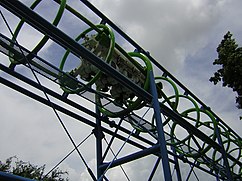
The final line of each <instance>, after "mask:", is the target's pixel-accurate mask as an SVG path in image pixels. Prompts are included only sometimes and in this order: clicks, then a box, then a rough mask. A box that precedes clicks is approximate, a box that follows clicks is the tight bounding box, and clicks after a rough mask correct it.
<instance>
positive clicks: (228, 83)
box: [209, 32, 242, 109]
mask: <svg viewBox="0 0 242 181" xmlns="http://www.w3.org/2000/svg"><path fill="white" fill-rule="evenodd" d="M217 52H218V58H217V59H215V60H214V62H213V65H221V66H222V68H220V69H219V70H218V71H217V72H215V73H214V76H213V77H211V78H210V79H209V80H210V81H211V82H213V83H214V84H217V83H218V82H220V81H222V83H223V84H222V85H223V86H224V87H230V88H232V89H233V91H234V92H237V95H238V96H237V97H236V103H237V107H238V108H239V109H242V47H239V46H238V44H236V41H235V39H233V38H232V34H231V33H230V32H228V33H227V34H226V35H224V39H223V40H222V41H221V43H220V44H219V46H218V48H217Z"/></svg>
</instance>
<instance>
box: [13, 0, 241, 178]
mask: <svg viewBox="0 0 242 181" xmlns="http://www.w3.org/2000/svg"><path fill="white" fill-rule="evenodd" d="M40 2H41V0H36V1H34V3H33V4H32V5H31V7H30V8H31V9H34V8H35V7H36V6H37V5H38V4H39V3H40ZM65 8H66V9H68V10H69V11H71V12H72V13H75V14H76V15H78V16H79V17H82V18H81V19H82V20H83V21H84V22H85V23H86V24H87V25H89V26H90V28H88V29H86V30H84V31H83V32H82V33H81V34H79V35H78V36H77V37H76V39H75V41H76V42H78V43H79V42H80V44H81V45H82V46H84V47H86V48H87V49H89V50H90V51H91V52H93V54H95V55H96V56H97V57H99V58H101V59H102V60H103V61H105V62H106V63H107V64H109V65H111V66H113V67H114V68H116V69H117V71H119V68H120V67H118V66H117V62H114V61H117V59H119V60H121V61H123V62H124V64H127V67H128V66H131V65H132V67H133V68H135V71H138V72H139V74H140V75H141V76H143V77H144V81H143V82H142V83H141V85H140V86H141V87H142V88H143V89H144V90H146V91H149V89H150V78H149V77H150V76H149V73H150V71H151V70H152V63H151V61H150V60H149V58H148V57H147V56H146V55H145V54H142V53H139V52H129V53H122V52H125V51H124V50H122V49H121V47H120V46H119V45H117V44H116V42H115V35H114V33H113V30H112V29H111V28H110V27H109V26H107V25H103V24H99V25H94V24H92V22H91V21H89V20H88V19H86V18H85V17H84V16H82V15H81V14H80V13H78V12H77V11H75V10H74V9H72V8H71V7H69V6H67V5H66V0H62V1H60V7H59V10H58V13H57V15H56V17H55V19H54V21H53V22H52V24H53V25H55V26H57V25H58V23H59V22H60V19H61V17H62V15H63V12H64V10H65ZM24 23H25V21H24V19H22V20H21V21H20V23H19V24H18V26H17V27H16V29H15V32H14V36H13V37H12V40H13V41H15V39H16V38H17V36H18V34H19V32H20V31H21V28H22V26H23V24H24ZM92 38H93V39H92ZM48 39H49V37H48V36H46V35H45V36H44V37H43V38H42V39H41V41H40V42H39V43H38V44H37V45H36V46H35V47H34V49H33V50H32V53H33V54H37V53H38V52H39V51H40V50H41V48H43V46H44V45H45V44H46V42H47V41H48ZM13 46H14V44H11V45H10V48H9V57H10V61H11V63H13V64H21V63H22V64H25V62H24V61H20V60H19V59H16V56H13V54H14V53H16V52H14V51H13V50H12V49H13ZM88 47H90V48H88ZM93 47H96V48H93ZM11 48H12V49H11ZM100 49H102V50H103V52H101V53H100V54H99V51H95V50H100ZM69 54H70V50H66V52H65V54H64V56H63V58H62V60H60V66H59V69H60V72H58V73H56V72H53V71H51V70H50V69H48V68H46V67H43V66H42V65H40V64H38V63H36V62H35V61H31V60H30V63H31V64H32V65H33V66H34V67H36V68H37V69H39V70H41V71H43V72H45V73H46V74H49V75H50V76H53V77H55V78H56V79H58V81H59V84H60V87H61V89H62V90H63V91H64V92H65V93H68V94H79V93H81V92H82V91H84V90H86V89H87V87H92V88H96V91H97V92H98V93H99V94H97V95H96V96H97V102H96V103H97V106H98V108H99V111H100V112H101V113H102V114H103V115H105V116H107V117H111V118H117V117H125V116H126V117H127V118H129V119H127V121H128V122H130V124H131V125H132V126H133V127H134V128H135V129H136V130H137V132H142V133H147V134H148V133H152V134H154V135H157V132H156V123H155V121H154V120H155V116H153V118H152V119H151V120H145V119H143V118H138V117H136V118H138V119H140V120H141V122H142V125H141V124H140V122H135V120H133V121H132V119H131V118H132V116H133V115H135V114H133V112H134V111H135V110H138V109H142V108H143V107H145V106H147V107H148V106H149V104H151V103H150V102H149V103H147V102H146V101H144V100H143V99H142V98H140V97H137V96H136V95H133V94H132V92H131V93H130V94H129V95H128V96H127V97H126V98H122V101H120V102H119V101H117V98H116V97H114V96H113V94H112V93H111V88H110V87H112V86H114V85H116V83H115V84H114V85H108V86H106V87H105V86H104V87H101V88H99V86H100V82H99V81H102V79H103V78H104V77H105V76H106V77H105V78H110V77H107V75H106V74H104V73H103V72H101V71H100V70H97V71H93V72H92V73H90V77H84V76H83V75H82V73H80V72H81V71H82V68H83V65H80V66H79V67H76V68H75V69H73V70H72V71H70V72H66V73H67V74H68V75H69V76H72V78H73V79H70V77H69V76H67V75H66V74H63V73H62V72H64V71H65V67H66V66H67V64H68V63H69V62H68V61H69V60H68V56H69ZM14 57H15V58H14ZM80 59H81V57H80ZM67 60H68V61H67ZM80 61H81V60H80ZM82 62H83V63H88V62H85V61H84V60H82ZM88 65H89V64H88ZM90 66H91V65H90ZM78 76H79V77H81V78H77V77H78ZM82 76H83V77H82ZM125 76H127V77H128V78H130V79H132V76H129V75H128V73H127V75H125ZM78 81H81V82H82V83H83V84H80V83H79V82H78ZM112 81H114V80H112ZM134 83H135V82H134ZM155 83H156V89H157V94H158V101H159V103H160V104H162V105H166V106H167V107H168V108H170V109H171V110H172V111H174V112H175V113H176V114H178V115H179V116H181V117H182V118H183V119H184V120H186V121H187V122H189V123H190V124H191V125H192V126H194V127H195V128H197V129H199V130H202V131H204V132H206V134H207V136H208V137H209V138H210V139H211V140H213V141H215V142H216V141H217V139H218V137H217V134H216V132H215V128H216V127H218V128H219V129H220V135H221V143H222V146H223V147H224V150H225V151H226V153H227V154H229V155H233V157H234V158H235V159H236V160H238V161H239V162H241V161H242V140H241V138H239V137H238V136H237V135H235V134H234V133H233V132H232V131H231V130H230V128H229V127H227V126H226V125H224V124H222V123H220V122H218V120H217V119H216V116H215V115H214V114H213V113H212V112H211V111H210V110H209V109H205V108H201V107H199V105H200V104H199V103H198V101H197V100H195V99H194V98H193V97H192V96H191V95H189V94H188V95H186V94H184V92H182V93H181V91H183V90H180V88H179V85H178V84H177V83H176V82H175V81H173V80H172V79H171V78H169V77H167V76H158V77H156V78H155ZM119 86H120V88H124V87H122V85H119ZM167 87H168V88H169V91H167V90H166V89H167ZM107 88H108V90H107ZM124 90H125V91H127V92H128V89H125V88H124ZM125 91H124V92H125ZM122 93H123V92H122ZM123 94H124V93H123ZM102 95H105V96H106V95H108V96H107V97H108V98H109V99H107V98H106V97H105V101H107V102H106V103H103V101H102V99H103V97H102ZM107 105H112V106H113V107H116V108H117V109H118V110H117V111H114V110H111V109H109V108H108V106H107ZM161 112H162V111H161ZM133 118H134V116H133ZM166 125H169V126H170V130H169V131H167V132H166V134H167V135H168V136H169V137H170V139H169V140H168V141H167V144H168V145H171V146H173V148H174V150H175V152H176V153H177V154H178V155H182V156H184V157H186V158H187V159H190V158H192V159H194V160H195V161H196V162H197V163H199V164H204V165H206V166H207V167H208V168H210V169H211V170H213V172H215V173H220V174H221V173H222V172H223V171H221V170H219V169H221V168H218V167H217V165H221V162H222V159H223V158H222V155H221V151H220V150H217V149H214V147H213V146H212V145H209V144H207V143H205V142H199V141H200V140H198V141H197V140H196V138H194V135H192V134H190V133H189V132H187V133H186V136H183V137H179V129H180V128H182V127H181V126H180V124H179V123H178V122H176V121H175V120H173V119H172V118H171V117H165V122H164V126H166ZM147 128H148V129H147ZM183 131H184V132H186V131H185V130H184V129H183ZM194 140H195V141H194ZM229 169H230V170H231V171H232V172H233V173H235V174H237V175H239V176H242V166H241V165H239V166H238V164H237V162H236V161H233V160H231V159H230V162H229Z"/></svg>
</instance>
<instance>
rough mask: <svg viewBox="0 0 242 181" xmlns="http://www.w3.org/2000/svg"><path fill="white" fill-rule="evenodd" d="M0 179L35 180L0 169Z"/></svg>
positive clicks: (14, 180) (3, 180) (10, 180)
mask: <svg viewBox="0 0 242 181" xmlns="http://www.w3.org/2000/svg"><path fill="white" fill-rule="evenodd" d="M0 180H2V181H35V180H33V179H29V178H24V177H20V176H18V175H13V174H11V173H6V172H2V171H0Z"/></svg>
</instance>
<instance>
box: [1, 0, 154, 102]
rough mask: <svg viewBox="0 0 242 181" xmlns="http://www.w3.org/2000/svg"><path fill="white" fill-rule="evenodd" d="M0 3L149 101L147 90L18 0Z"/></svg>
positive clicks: (4, 0) (2, 0) (3, 0)
mask: <svg viewBox="0 0 242 181" xmlns="http://www.w3.org/2000/svg"><path fill="white" fill-rule="evenodd" d="M0 5H1V6H3V7H4V8H6V9H7V10H9V11H10V12H12V13H13V14H15V15H16V16H18V17H20V18H24V20H25V21H26V22H27V23H28V24H30V25H31V26H32V27H34V28H36V29H37V30H38V31H40V32H41V33H43V34H44V35H47V36H49V37H50V38H51V39H52V40H53V41H55V42H56V43H58V44H60V45H61V46H63V47H64V48H66V49H69V50H70V51H71V52H72V53H73V54H75V55H76V56H77V57H83V58H84V59H86V60H88V61H89V62H90V63H92V64H93V65H95V66H96V67H97V68H98V69H100V70H101V71H103V72H104V73H106V74H107V75H109V76H111V77H113V78H114V79H116V80H117V81H118V82H120V83H121V84H122V85H124V86H126V87H127V88H129V89H130V90H132V91H133V92H134V93H135V94H136V95H137V96H138V97H140V98H142V99H143V100H145V101H148V102H150V101H151V99H152V96H151V95H150V94H149V93H148V92H146V91H145V90H144V89H142V88H141V87H139V86H138V85H136V84H135V83H133V82H132V81H131V80H129V79H128V78H127V77H125V76H124V75H122V74H121V73H119V72H118V71H117V70H115V69H114V68H113V67H112V66H110V65H109V64H107V63H106V62H104V61H102V60H101V59H100V58H98V57H97V56H96V55H95V54H93V53H92V52H90V51H88V50H87V49H86V48H84V47H83V46H82V45H80V44H79V43H78V42H76V41H75V40H73V39H72V38H71V37H69V36H68V35H67V34H65V33H64V32H62V31H61V30H59V29H58V28H57V27H56V26H54V25H52V24H51V23H50V22H48V21H47V20H45V19H44V18H42V17H41V16H40V15H38V14H37V13H35V12H34V11H33V10H31V9H30V8H28V7H27V6H25V5H24V4H23V3H21V2H19V1H9V0H1V1H0Z"/></svg>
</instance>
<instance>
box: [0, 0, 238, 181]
mask: <svg viewBox="0 0 242 181" xmlns="http://www.w3.org/2000/svg"><path fill="white" fill-rule="evenodd" d="M24 2H26V3H27V4H29V2H32V1H27V0H25V1H24ZM44 2H45V3H49V4H47V5H43V4H42V5H41V7H40V8H39V9H38V11H39V12H40V13H42V15H43V16H44V17H46V18H47V19H50V20H51V18H53V16H54V15H55V13H56V6H55V5H54V4H51V3H50V2H47V1H44ZM67 2H68V3H69V4H71V5H72V6H73V7H75V8H77V9H78V8H79V10H80V12H83V13H84V14H85V15H87V16H88V17H90V18H93V17H94V15H93V14H89V13H88V12H86V11H81V10H82V9H83V8H82V6H80V4H81V2H79V0H69V1H67ZM90 2H92V3H93V4H94V5H95V6H96V7H97V8H98V9H99V10H101V11H102V12H103V13H104V14H105V15H106V16H107V17H109V18H110V19H111V20H112V21H113V22H114V23H116V24H117V25H118V26H119V27H120V28H121V29H122V30H123V31H124V32H125V33H127V34H128V35H129V36H130V37H131V38H132V39H133V40H135V41H136V42H137V43H138V44H139V45H140V46H141V47H142V48H144V49H145V50H147V51H149V52H150V54H151V56H152V57H154V58H155V59H156V60H157V61H158V62H159V63H160V64H161V65H162V66H163V67H165V68H166V69H167V70H168V71H170V73H172V74H173V75H174V76H175V77H177V79H178V80H179V81H181V82H182V83H183V84H184V85H185V86H186V87H187V88H188V89H190V90H191V91H192V92H193V93H194V94H195V95H196V96H197V97H199V98H200V99H201V100H202V101H203V102H204V103H206V104H207V105H208V106H209V107H211V108H212V110H213V111H214V112H215V113H216V114H217V115H219V117H221V118H222V120H223V121H224V122H225V123H227V124H228V125H230V126H231V128H232V129H234V130H235V131H236V132H237V133H238V134H239V135H242V129H241V127H242V122H241V121H240V120H239V116H240V115H241V114H242V113H241V111H239V110H238V109H237V108H236V106H235V96H236V95H235V94H234V93H233V92H232V90H231V89H229V88H222V87H221V84H219V85H217V86H214V85H213V84H212V83H210V82H209V81H208V79H209V78H210V77H211V76H212V75H213V73H214V72H215V71H216V70H217V69H218V67H214V66H213V65H212V62H213V60H214V59H215V58H216V56H217V54H216V48H217V46H218V44H219V43H220V41H221V40H222V39H223V35H224V34H226V32H227V31H230V32H231V33H232V34H233V35H234V38H235V39H236V41H237V43H238V44H239V45H240V46H242V33H241V29H242V21H241V17H242V11H241V7H242V1H241V0H149V1H147V0H105V1H104V0H103V1H100V0H91V1H90ZM0 8H1V10H2V11H3V12H4V13H5V15H6V17H7V19H8V22H9V23H10V25H11V27H12V29H14V28H15V26H16V24H17V22H18V21H17V20H16V19H15V18H14V17H13V16H11V15H10V14H8V13H7V12H6V11H4V10H3V8H2V7H0ZM43 12H46V13H43ZM65 15H66V17H68V14H65ZM72 21H73V22H74V20H72V19H68V18H66V19H64V20H63V21H61V22H60V25H59V27H60V28H61V29H62V30H63V31H65V32H66V33H67V34H69V35H70V36H72V37H75V36H76V35H78V34H79V33H80V32H81V31H82V30H83V29H81V28H82V27H81V26H80V25H78V24H74V23H73V22H72ZM93 21H94V22H95V23H98V20H96V19H95V18H93ZM0 25H1V30H0V31H1V33H4V34H6V35H9V32H8V30H7V28H6V25H5V24H4V23H3V20H2V18H0ZM27 34H28V36H26V35H27ZM40 37H41V36H40V34H38V33H37V32H35V31H32V30H31V29H28V27H26V28H25V30H24V32H22V36H19V42H20V43H21V44H23V45H25V46H27V47H28V48H31V47H34V45H35V44H36V42H38V41H39V39H40ZM122 45H123V46H124V47H126V46H127V45H126V44H122ZM127 49H128V48H127ZM63 52H64V51H63V50H62V49H57V48H55V45H52V44H51V43H50V42H49V43H48V44H47V45H46V46H45V47H44V50H42V52H41V55H42V56H43V57H44V58H48V59H52V60H54V59H55V60H56V59H59V58H61V57H62V55H63ZM1 57H2V60H1V62H2V61H3V62H4V64H5V65H7V63H8V62H7V61H8V60H6V58H5V57H4V56H2V55H1ZM0 75H1V72H0ZM46 84H48V83H46ZM0 100H1V101H0V102H1V103H0V114H1V132H0V145H1V146H0V153H1V154H0V160H3V159H6V158H8V157H10V156H13V155H17V156H18V157H19V158H20V159H23V160H28V161H32V162H34V163H36V164H38V165H41V164H45V163H46V164H50V165H54V164H55V163H56V162H57V161H58V160H60V159H62V158H63V157H64V156H65V154H66V153H68V151H69V150H71V149H72V145H71V143H70V142H69V140H68V138H67V137H66V135H65V134H64V132H63V130H62V128H61V126H60V124H59V123H58V122H57V120H56V117H55V115H54V113H53V111H52V110H51V109H50V108H47V107H46V106H43V105H41V104H39V103H37V102H36V101H33V100H31V99H29V98H27V97H25V96H22V95H21V94H19V93H17V92H15V91H12V90H11V89H9V88H6V87H5V86H3V85H1V87H0ZM61 116H62V118H63V119H64V120H66V124H67V125H68V126H69V128H70V129H72V130H73V133H72V134H73V137H74V138H75V140H76V142H77V143H78V142H80V141H81V140H83V139H84V138H85V136H87V135H88V134H89V133H90V132H91V129H90V128H88V127H85V129H82V130H78V129H75V128H76V127H77V126H78V125H79V124H78V123H76V122H75V121H73V120H71V119H70V118H67V117H65V116H64V115H61ZM93 140H94V139H93V138H91V140H90V142H88V143H85V144H86V145H85V146H86V147H88V146H89V147H90V148H91V150H93V152H94V148H93V145H92V144H93ZM89 151H90V150H85V149H83V152H84V154H85V155H86V156H87V160H88V163H90V164H91V165H95V159H94V158H92V157H91V156H89V154H88V152H89ZM75 156H76V155H75ZM46 157H47V158H48V159H47V160H46ZM149 161H150V160H149ZM135 166H136V167H138V166H137V165H135ZM135 166H134V167H135ZM139 166H140V165H139ZM143 166H144V165H143ZM140 167H142V166H140ZM144 167H145V166H144ZM48 168H50V166H49V167H48ZM62 168H64V169H67V170H68V171H69V173H70V178H72V179H73V180H75V179H78V178H79V177H80V169H81V170H82V169H84V168H83V167H82V166H80V160H78V161H77V160H76V157H74V156H73V158H70V159H69V160H68V161H67V162H65V163H64V166H62ZM132 168H133V167H132ZM144 169H145V168H144ZM81 176H82V180H85V179H86V180H89V179H90V177H88V176H86V173H85V172H82V174H81ZM136 176H137V178H136V177H135V175H134V176H133V175H132V176H131V177H132V178H136V179H138V178H140V177H141V176H142V175H139V176H140V177H139V176H138V175H136ZM110 177H111V178H113V179H115V180H118V179H117V178H118V177H119V175H115V174H113V175H112V176H110ZM111 180H112V179H111Z"/></svg>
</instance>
